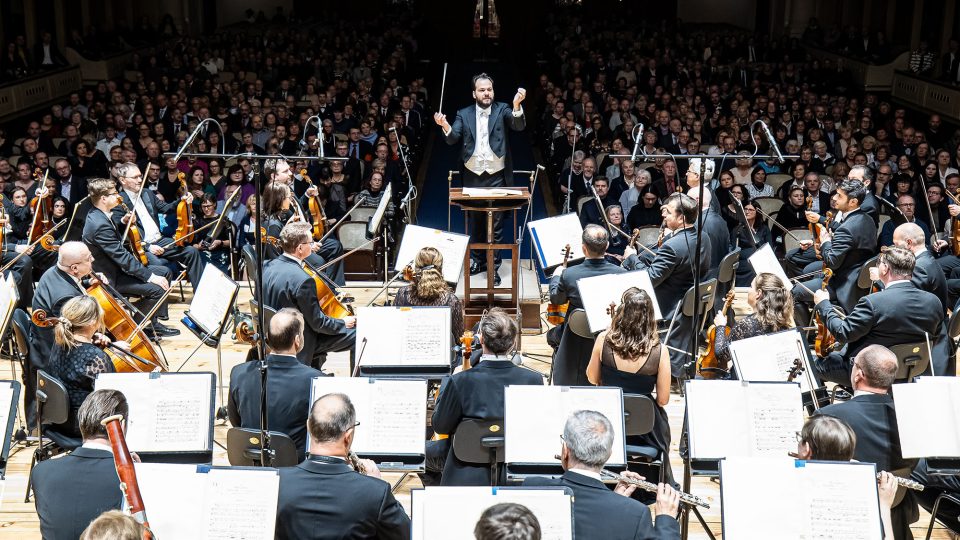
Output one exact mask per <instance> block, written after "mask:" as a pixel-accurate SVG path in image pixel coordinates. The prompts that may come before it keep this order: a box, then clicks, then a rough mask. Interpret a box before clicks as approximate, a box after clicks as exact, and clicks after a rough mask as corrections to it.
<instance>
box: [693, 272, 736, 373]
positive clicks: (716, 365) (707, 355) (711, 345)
mask: <svg viewBox="0 0 960 540" xmlns="http://www.w3.org/2000/svg"><path fill="white" fill-rule="evenodd" d="M735 295H736V291H734V290H732V289H731V290H730V292H728V293H727V295H726V296H725V297H724V298H723V308H722V309H721V310H720V313H724V314H726V313H727V312H728V311H730V306H732V305H733V298H734V296H735ZM723 335H725V336H729V335H730V326H729V325H727V326H724V327H723ZM716 340H717V325H715V324H712V325H710V328H708V329H707V349H706V350H705V351H704V352H703V354H702V355H700V358H699V359H698V360H697V374H699V375H700V376H701V377H703V378H704V379H718V378H720V375H721V374H722V372H723V371H725V370H724V368H723V366H721V365H720V359H719V358H717V349H716Z"/></svg>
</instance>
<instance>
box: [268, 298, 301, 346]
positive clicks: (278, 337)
mask: <svg viewBox="0 0 960 540" xmlns="http://www.w3.org/2000/svg"><path fill="white" fill-rule="evenodd" d="M267 345H270V348H271V349H273V352H274V353H276V354H288V355H292V356H296V355H297V353H299V352H300V349H302V348H303V315H301V314H300V312H299V311H297V310H295V309H293V308H283V309H281V310H280V311H278V312H277V314H276V315H274V316H273V317H272V318H271V319H270V328H269V329H268V332H267Z"/></svg>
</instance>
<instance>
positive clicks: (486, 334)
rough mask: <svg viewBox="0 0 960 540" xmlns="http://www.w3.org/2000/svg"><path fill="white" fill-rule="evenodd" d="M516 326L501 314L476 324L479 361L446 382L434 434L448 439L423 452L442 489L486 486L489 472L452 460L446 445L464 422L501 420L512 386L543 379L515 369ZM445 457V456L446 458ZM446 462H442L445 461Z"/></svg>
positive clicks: (489, 315)
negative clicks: (439, 475)
mask: <svg viewBox="0 0 960 540" xmlns="http://www.w3.org/2000/svg"><path fill="white" fill-rule="evenodd" d="M517 334H518V329H517V323H516V321H514V320H513V318H511V317H510V316H508V315H507V314H506V313H504V311H503V310H501V309H499V308H493V309H491V310H490V311H489V312H487V314H486V315H485V316H484V317H483V319H481V320H480V329H479V336H480V345H481V347H482V348H483V355H482V356H481V357H480V362H479V363H478V364H477V365H476V366H474V367H473V368H472V369H469V370H467V371H462V372H460V373H456V374H454V375H453V376H452V377H450V378H449V379H447V380H446V381H444V383H443V387H442V388H441V389H440V395H439V397H438V398H437V406H436V408H435V409H434V411H433V429H434V431H436V432H437V433H444V434H447V435H450V437H449V438H447V439H444V440H442V441H430V442H429V443H428V446H427V472H428V473H436V472H437V471H440V470H442V471H443V475H442V479H441V484H442V485H444V486H489V485H490V467H489V466H487V465H476V464H473V463H464V462H462V461H460V460H459V459H457V458H456V456H455V455H454V453H453V445H451V444H450V441H451V440H452V439H453V436H454V434H455V433H456V430H457V426H458V425H460V422H461V421H462V420H464V419H465V418H475V419H479V420H502V419H503V415H504V411H503V409H504V405H503V389H504V388H505V387H506V386H508V385H511V384H529V385H542V384H543V377H542V376H541V375H540V374H539V373H536V372H534V371H531V370H529V369H526V368H523V367H519V366H516V365H514V364H513V358H512V353H513V351H514V350H515V349H516V343H517ZM444 453H446V456H444ZM444 457H445V458H446V459H444Z"/></svg>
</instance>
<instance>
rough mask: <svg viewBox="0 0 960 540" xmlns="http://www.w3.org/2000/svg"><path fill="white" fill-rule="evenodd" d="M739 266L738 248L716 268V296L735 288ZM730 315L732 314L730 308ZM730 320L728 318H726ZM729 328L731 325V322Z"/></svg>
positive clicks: (725, 256) (728, 254) (727, 255)
mask: <svg viewBox="0 0 960 540" xmlns="http://www.w3.org/2000/svg"><path fill="white" fill-rule="evenodd" d="M739 266H740V248H737V249H736V250H734V251H731V252H730V253H727V254H726V255H724V257H723V260H721V261H720V266H718V267H717V294H718V295H720V296H723V295H725V294H727V291H730V290H731V289H733V288H734V287H735V286H736V280H737V268H738V267H739ZM730 311H731V313H730V315H732V314H733V309H732V308H731V310H730ZM727 318H728V319H729V318H730V317H729V316H728V317H727ZM730 324H731V326H732V325H733V323H732V321H731V323H730Z"/></svg>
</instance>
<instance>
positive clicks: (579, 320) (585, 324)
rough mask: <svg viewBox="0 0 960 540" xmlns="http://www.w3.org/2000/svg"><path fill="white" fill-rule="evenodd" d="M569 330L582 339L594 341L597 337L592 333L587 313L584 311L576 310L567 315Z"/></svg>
mask: <svg viewBox="0 0 960 540" xmlns="http://www.w3.org/2000/svg"><path fill="white" fill-rule="evenodd" d="M567 328H569V329H570V331H571V332H573V333H574V334H576V335H578V336H580V337H582V338H587V339H593V338H595V337H596V336H595V335H594V334H593V332H591V331H590V323H589V321H587V312H586V311H584V310H582V309H575V310H573V311H571V312H570V313H568V314H567Z"/></svg>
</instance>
